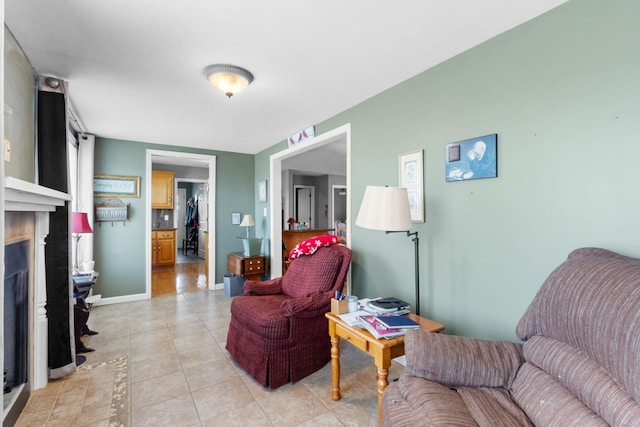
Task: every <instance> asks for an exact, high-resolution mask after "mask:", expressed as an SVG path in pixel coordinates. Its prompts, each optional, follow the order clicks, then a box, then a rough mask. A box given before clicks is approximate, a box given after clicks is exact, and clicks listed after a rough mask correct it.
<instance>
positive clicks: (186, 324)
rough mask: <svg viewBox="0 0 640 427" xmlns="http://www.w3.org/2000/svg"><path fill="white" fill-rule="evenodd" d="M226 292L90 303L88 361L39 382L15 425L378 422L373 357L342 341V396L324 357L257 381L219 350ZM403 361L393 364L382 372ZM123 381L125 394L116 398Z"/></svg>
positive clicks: (395, 371)
mask: <svg viewBox="0 0 640 427" xmlns="http://www.w3.org/2000/svg"><path fill="white" fill-rule="evenodd" d="M230 302H231V299H230V298H227V297H225V296H224V293H223V291H221V290H220V291H218V290H216V291H198V292H187V293H181V294H177V295H170V296H162V297H156V298H153V299H151V300H147V301H140V302H132V303H123V304H114V305H106V306H99V307H94V308H93V310H92V311H91V315H90V318H89V326H90V328H91V329H93V330H96V331H98V332H99V334H98V335H95V336H92V337H85V338H83V340H84V341H85V344H86V345H88V346H89V347H93V348H95V349H96V351H95V352H93V353H87V354H86V356H87V361H86V362H85V363H84V364H82V365H81V366H80V367H79V368H78V370H77V371H76V372H75V373H74V374H72V375H69V376H68V377H66V378H64V379H61V380H56V381H51V382H49V384H48V385H47V387H46V388H44V389H41V390H36V391H34V392H33V393H32V394H31V398H30V399H29V402H28V404H27V406H26V408H25V410H24V411H23V413H22V415H21V417H20V419H19V420H18V423H17V426H65V427H69V426H117V425H124V426H136V427H137V426H161V425H165V426H225V427H226V426H230V427H231V426H279V427H288V426H309V427H312V426H323V427H325V426H375V425H377V395H376V380H375V376H376V374H375V372H376V371H375V367H374V365H373V359H371V357H370V356H368V355H366V354H365V353H363V352H361V351H360V350H358V349H357V348H355V347H353V346H351V345H349V344H345V343H342V344H341V358H340V360H341V384H340V385H341V393H342V399H341V400H339V401H333V400H332V399H331V364H330V363H328V364H327V365H326V366H325V367H324V368H322V369H321V370H319V371H317V372H316V373H314V374H312V375H310V376H308V377H306V378H304V379H302V380H301V381H299V382H297V383H295V384H287V385H285V386H282V387H280V388H278V389H276V390H269V389H264V388H263V387H262V386H260V385H259V384H258V383H257V382H255V381H254V380H253V379H252V378H251V377H249V376H247V375H246V374H245V373H244V371H243V370H242V369H241V368H239V367H238V366H236V365H235V364H234V362H233V360H232V359H231V358H230V356H229V354H228V353H227V352H226V350H225V349H224V345H225V340H226V335H227V327H228V324H229V305H230ZM403 369H404V368H403V366H402V365H400V364H398V363H395V362H394V363H393V364H392V366H391V369H390V374H389V378H390V379H393V378H397V377H398V376H399V375H400V373H401V372H402V370H403ZM120 384H122V385H123V386H124V387H125V388H126V389H127V390H128V393H126V394H125V397H124V399H120V400H119V399H118V393H119V390H120V389H119V387H120Z"/></svg>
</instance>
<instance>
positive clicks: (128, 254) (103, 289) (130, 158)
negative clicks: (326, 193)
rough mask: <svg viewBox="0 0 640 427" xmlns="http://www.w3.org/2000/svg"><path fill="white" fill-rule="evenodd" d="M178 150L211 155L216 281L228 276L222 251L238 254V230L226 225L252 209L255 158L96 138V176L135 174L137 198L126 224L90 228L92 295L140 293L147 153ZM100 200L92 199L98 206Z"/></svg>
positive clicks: (224, 255)
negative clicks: (94, 281)
mask: <svg viewBox="0 0 640 427" xmlns="http://www.w3.org/2000/svg"><path fill="white" fill-rule="evenodd" d="M147 149H154V150H167V151H183V152H189V153H196V154H207V155H215V156H216V158H217V161H216V198H217V202H216V207H215V214H216V219H217V220H216V224H215V230H216V236H217V239H216V244H215V249H216V277H215V283H222V277H223V275H224V274H225V273H226V272H227V253H229V252H234V251H240V250H242V243H241V241H240V240H239V239H237V237H238V236H241V235H242V233H241V230H239V229H238V226H237V225H232V224H231V213H232V212H251V211H253V209H254V194H255V192H254V181H255V180H254V160H253V156H252V155H248V154H240V153H229V152H223V151H214V150H201V149H185V148H182V147H173V146H166V145H157V144H148V143H142V142H132V141H123V140H115V139H105V138H96V148H95V173H96V174H109V175H131V176H140V177H141V180H140V191H141V195H140V198H123V199H121V200H122V201H124V202H125V203H130V207H129V216H130V218H131V221H130V222H127V223H126V224H125V225H122V224H121V223H116V224H115V225H114V226H111V224H110V223H106V224H102V225H101V226H97V227H94V258H95V261H96V270H97V271H100V280H99V281H98V283H97V285H96V292H97V293H100V294H102V296H103V297H105V298H106V297H117V296H125V295H134V294H141V293H144V292H145V283H146V282H145V247H146V234H145V227H146V226H147V224H145V207H146V200H147V197H148V195H147V194H145V186H146V182H145V173H146V170H145V168H146V150H147ZM99 200H101V199H96V201H97V202H98V201H99Z"/></svg>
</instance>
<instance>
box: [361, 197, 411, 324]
mask: <svg viewBox="0 0 640 427" xmlns="http://www.w3.org/2000/svg"><path fill="white" fill-rule="evenodd" d="M356 225H357V226H358V227H362V228H369V229H371V230H381V231H385V232H386V233H403V232H406V233H407V237H413V239H411V240H412V241H413V244H414V247H415V282H416V283H415V285H416V314H417V315H418V316H419V315H420V272H419V271H420V269H419V257H418V232H417V231H414V232H413V233H411V232H409V229H410V228H411V226H412V222H411V211H410V210H409V197H408V195H407V189H406V188H400V187H376V186H372V185H367V187H366V189H365V191H364V197H363V199H362V204H361V205H360V210H359V211H358V217H357V218H356Z"/></svg>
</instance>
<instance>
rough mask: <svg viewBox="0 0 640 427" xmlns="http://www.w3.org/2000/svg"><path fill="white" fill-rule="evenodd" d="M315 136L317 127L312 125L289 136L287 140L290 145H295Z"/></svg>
mask: <svg viewBox="0 0 640 427" xmlns="http://www.w3.org/2000/svg"><path fill="white" fill-rule="evenodd" d="M314 136H315V127H314V126H310V127H308V128H306V129H304V130H301V131H300V132H296V133H294V134H293V135H291V136H290V137H289V138H287V141H288V143H289V147H293V146H294V145H297V144H300V143H301V142H303V141H305V140H307V139H309V138H313V137H314Z"/></svg>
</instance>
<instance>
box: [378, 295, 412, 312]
mask: <svg viewBox="0 0 640 427" xmlns="http://www.w3.org/2000/svg"><path fill="white" fill-rule="evenodd" d="M369 307H371V308H373V309H374V310H376V311H378V312H381V313H393V312H396V311H398V310H406V309H407V308H408V307H409V303H408V302H405V301H402V300H401V299H398V298H378V299H374V300H371V301H369Z"/></svg>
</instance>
